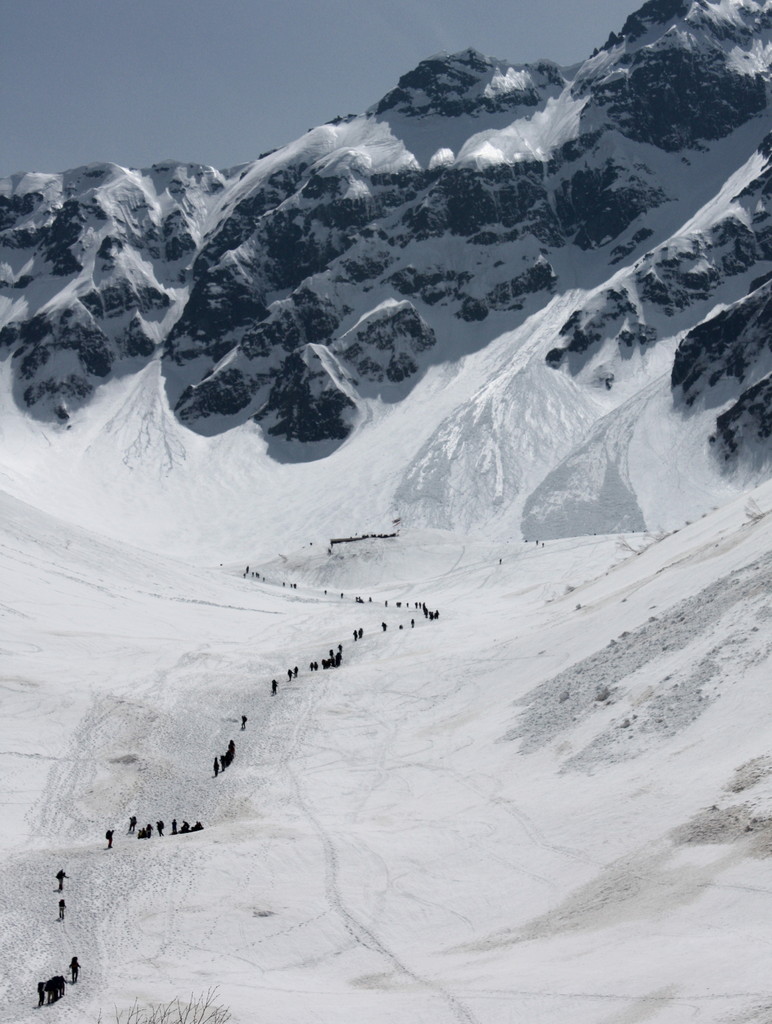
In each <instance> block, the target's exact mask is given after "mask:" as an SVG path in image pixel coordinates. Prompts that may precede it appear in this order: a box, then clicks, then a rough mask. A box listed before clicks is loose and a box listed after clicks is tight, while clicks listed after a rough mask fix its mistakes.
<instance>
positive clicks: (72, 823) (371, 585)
mask: <svg viewBox="0 0 772 1024" xmlns="http://www.w3.org/2000/svg"><path fill="white" fill-rule="evenodd" d="M231 498H232V500H233V502H234V504H237V503H238V500H239V499H238V496H237V492H236V491H235V490H234V491H233V492H232V494H231ZM293 498H294V500H295V501H297V500H298V496H297V494H294V495H293ZM245 500H246V499H245ZM313 500H314V499H313V495H310V494H309V495H308V497H307V498H306V499H305V501H306V506H305V512H306V514H307V515H308V517H309V520H311V519H312V517H313ZM341 500H343V495H342V493H341ZM84 501H85V499H84ZM159 507H160V503H159ZM84 518H88V517H87V516H86V515H85V511H84ZM0 522H2V527H1V529H2V542H1V545H0V560H1V561H2V568H1V569H0V572H1V573H2V578H3V581H4V583H3V595H2V619H1V620H0V622H1V623H2V638H1V639H0V651H1V652H2V667H1V669H0V671H1V672H2V676H1V677H0V679H1V681H2V690H3V719H2V721H3V726H2V728H3V736H2V741H0V749H1V750H2V755H1V756H0V765H1V766H2V773H3V803H4V814H3V820H4V828H3V831H2V840H1V842H2V873H3V878H4V885H3V887H2V916H1V917H0V922H1V923H0V942H2V951H1V954H0V955H2V960H3V963H4V964H5V965H6V971H5V972H4V975H5V977H4V991H3V995H2V1001H1V1002H2V1009H0V1020H1V1021H6V1022H9V1024H10V1022H14V1024H17V1022H21V1021H25V1020H31V1019H32V1018H33V1016H34V1014H35V1013H36V1012H37V1010H36V998H35V984H36V982H37V981H38V980H39V978H45V977H48V976H49V975H51V974H57V973H60V972H63V971H64V967H65V965H66V964H67V963H68V962H69V960H70V958H71V957H72V956H73V955H77V956H78V957H79V959H80V963H81V965H82V973H81V976H80V980H79V981H78V983H77V984H76V985H68V991H67V995H66V998H65V999H64V1000H62V1001H61V1002H59V1003H57V1004H56V1007H55V1009H54V1008H51V1010H50V1011H45V1012H55V1013H56V1016H57V1019H60V1020H62V1021H79V1022H80V1021H89V1020H94V1021H95V1020H96V1019H97V1016H98V1013H99V1010H100V1008H101V1009H102V1011H103V1012H106V1013H107V1014H110V1013H111V1012H112V1007H113V1006H114V1005H117V1006H118V1007H125V1006H128V1005H130V1004H131V1003H132V1002H133V1001H134V1000H135V998H136V999H139V1001H140V1003H143V1004H147V1003H152V1002H163V1001H165V1000H168V999H171V998H173V997H174V996H176V995H182V996H185V997H186V996H187V995H188V994H189V993H190V992H200V991H203V990H206V989H208V988H209V987H210V986H219V998H220V1000H221V1002H222V1003H223V1004H225V1005H227V1006H229V1007H230V1009H231V1012H232V1013H233V1017H234V1019H235V1020H236V1021H238V1022H243V1024H248V1022H252V1021H258V1020H260V1021H262V1020H265V1021H273V1022H281V1024H294V1022H298V1024H299V1022H301V1021H302V1022H304V1024H305V1022H308V1021H319V1022H325V1024H327V1022H332V1021H335V1022H343V1021H348V1020H351V1021H354V1020H357V1021H360V1020H367V1021H372V1022H375V1024H380V1022H391V1021H405V1020H409V1021H415V1022H427V1024H428V1022H431V1024H436V1022H442V1021H449V1022H450V1021H465V1022H478V1024H498V1022H502V1024H503V1022H505V1021H506V1022H509V1021H512V1020H521V1019H523V1020H528V1021H530V1022H553V1021H556V1020H562V1019H564V1018H565V1017H566V1016H568V1015H570V1017H571V1019H572V1020H574V1021H577V1022H587V1024H590V1022H592V1024H595V1022H599V1021H601V1022H612V1021H613V1022H619V1024H622V1022H633V1021H642V1020H656V1021H661V1022H681V1021H687V1020H689V1021H695V1020H699V1021H711V1022H713V1021H715V1022H723V1021H758V1022H761V1021H768V1020H769V1019H770V1015H771V1014H772V988H771V987H770V985H769V981H768V977H769V972H768V970H767V969H766V967H767V961H768V959H769V941H770V940H769V935H768V917H769V912H770V902H771V901H772V886H771V885H770V875H769V865H770V863H771V861H770V857H772V755H771V753H770V747H771V746H772V725H770V718H769V680H770V652H771V650H772V628H771V627H770V619H771V616H772V609H771V608H770V593H771V592H772V586H770V584H771V583H772V560H771V557H770V537H771V536H772V533H771V532H770V524H771V523H772V485H769V484H767V485H764V486H762V487H761V488H759V489H757V490H756V491H755V492H754V494H753V496H752V497H751V496H745V497H743V498H741V499H737V500H735V501H734V502H732V503H730V504H729V505H727V506H725V507H723V508H721V509H719V510H717V511H715V512H713V513H710V514H708V515H707V516H705V517H704V518H702V519H700V520H698V521H697V522H694V523H692V524H691V525H689V526H686V527H684V528H683V529H681V530H680V531H677V532H673V533H670V534H663V535H659V536H654V535H652V534H643V533H637V534H628V535H614V536H588V537H581V538H573V539H564V540H556V541H548V542H547V543H546V544H544V545H543V546H542V545H541V544H540V545H538V546H537V545H536V544H535V543H534V542H533V541H531V542H529V543H525V542H523V541H517V542H515V541H512V542H506V541H503V540H491V539H480V538H479V537H478V538H473V537H465V536H460V535H452V534H447V533H443V532H441V531H430V530H408V531H403V532H402V534H401V536H399V537H397V538H385V539H369V540H362V541H357V542H354V543H350V544H340V545H335V546H334V547H333V548H332V549H331V550H332V553H328V548H327V547H326V546H325V543H324V540H323V539H321V540H320V539H317V540H316V543H313V544H312V543H311V542H310V540H309V541H308V542H307V543H306V544H305V545H299V546H298V547H297V549H296V550H294V551H289V550H288V551H286V552H285V553H283V554H282V555H278V554H276V555H275V557H274V558H272V559H270V558H262V559H261V560H260V562H259V564H251V565H250V575H249V576H248V577H245V576H244V570H245V566H244V564H242V562H241V561H239V562H238V563H235V562H234V561H232V560H229V559H228V558H227V554H228V550H229V549H227V548H225V547H223V548H222V550H223V562H224V564H223V565H222V566H220V565H219V564H216V565H214V566H210V567H205V566H202V565H200V564H194V562H193V561H190V560H188V561H182V560H171V559H169V558H166V557H163V556H162V555H159V554H157V553H153V554H151V553H148V552H144V551H142V550H140V549H139V548H137V547H130V546H128V545H126V544H124V543H120V542H118V541H113V540H108V539H106V538H105V537H101V538H100V537H98V536H96V535H95V534H93V533H89V532H88V531H85V530H83V529H82V528H80V527H78V526H75V525H71V524H67V523H65V522H64V521H62V520H60V519H57V518H54V517H52V516H51V515H50V514H48V513H44V512H41V511H39V510H37V509H35V508H33V507H31V506H29V505H26V504H24V503H23V502H21V501H19V500H18V499H16V498H12V497H10V496H8V495H4V496H3V498H2V514H1V515H0ZM347 526H348V524H347ZM384 526H385V527H388V526H389V524H388V522H386V523H384ZM180 530H181V532H184V531H183V529H182V527H180ZM270 540H271V538H269V537H263V538H262V540H261V545H259V546H260V548H261V550H263V549H264V546H266V545H269V544H270ZM180 543H181V541H180ZM236 547H237V548H239V547H240V542H239V543H238V544H237V545H236ZM254 572H259V573H260V577H259V578H258V577H256V576H255V577H253V576H252V573H254ZM357 597H361V598H362V599H363V602H364V603H360V602H358V601H357V600H356V598H357ZM370 598H372V602H370ZM386 602H388V605H386ZM416 602H421V603H423V602H425V603H426V605H427V608H428V609H429V610H432V611H433V610H435V609H437V610H439V611H440V615H439V618H438V619H436V620H430V619H428V618H427V617H425V616H424V614H423V610H419V609H416V608H415V603H416ZM400 605H401V606H400ZM411 620H414V622H415V625H414V626H413V625H412V623H411ZM384 623H385V624H386V626H387V629H386V630H385V631H384V629H383V624H384ZM400 627H403V628H400ZM359 628H362V629H363V637H362V639H361V640H358V641H356V642H354V640H353V631H354V630H355V629H359ZM339 643H340V644H342V646H343V659H342V664H341V666H340V667H339V668H334V669H330V670H327V671H323V670H322V669H321V668H320V670H319V671H318V672H312V671H310V670H309V664H310V662H312V661H314V660H318V661H319V662H320V663H321V660H322V658H323V657H324V658H326V657H327V652H328V649H337V645H338V644H339ZM296 665H297V666H298V668H299V671H298V676H297V678H296V679H295V678H293V679H292V681H291V682H288V680H287V669H288V668H294V666H296ZM273 678H275V679H277V681H278V683H279V687H278V693H277V695H276V696H275V697H273V696H272V695H271V688H270V682H271V680H272V679H273ZM242 714H246V715H247V716H248V722H247V728H246V730H245V731H244V732H241V731H240V728H239V723H240V720H241V715H242ZM231 738H232V739H234V740H235V743H236V758H235V760H234V762H233V764H232V765H231V766H230V767H228V768H227V770H226V771H225V772H224V773H223V774H222V775H220V776H219V778H216V779H215V778H213V776H212V758H213V756H214V755H215V754H221V753H223V752H224V750H225V748H226V746H227V744H228V741H229V740H230V739H231ZM132 814H134V815H136V816H137V817H138V818H139V824H140V825H142V824H144V823H145V822H146V821H147V822H151V823H153V825H154V826H155V822H156V820H158V819H162V820H164V821H165V822H166V835H165V836H164V837H163V838H159V837H157V836H155V835H154V836H153V838H152V839H151V840H150V841H137V840H136V839H135V838H134V836H131V835H126V831H127V828H128V820H129V816H130V815H132ZM172 818H176V819H177V820H178V821H179V822H182V820H183V819H187V820H188V821H190V823H191V824H192V823H193V822H194V820H199V819H200V820H201V821H202V823H203V824H204V826H205V828H204V831H203V832H201V833H199V834H197V835H186V836H172V835H170V834H169V833H170V831H171V829H170V822H171V820H172ZM108 828H114V829H115V832H116V838H115V842H114V848H113V849H112V850H107V849H106V845H107V844H106V842H105V841H104V839H103V837H104V834H105V831H106V829H108ZM60 868H64V870H65V871H66V873H67V875H68V879H67V881H66V882H65V890H64V897H65V898H66V902H67V912H66V918H65V920H64V922H62V923H60V922H58V921H57V920H56V907H57V901H58V895H59V894H58V893H57V892H56V891H55V890H56V880H55V878H54V875H55V873H56V872H57V871H58V870H59V869H60Z"/></svg>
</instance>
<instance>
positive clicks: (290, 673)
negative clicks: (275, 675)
mask: <svg viewBox="0 0 772 1024" xmlns="http://www.w3.org/2000/svg"><path fill="white" fill-rule="evenodd" d="M287 679H292V669H291V668H288V669H287Z"/></svg>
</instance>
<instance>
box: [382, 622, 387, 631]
mask: <svg viewBox="0 0 772 1024" xmlns="http://www.w3.org/2000/svg"><path fill="white" fill-rule="evenodd" d="M381 629H382V630H383V632H384V633H385V632H386V623H385V622H382V623H381Z"/></svg>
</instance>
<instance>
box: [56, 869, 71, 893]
mask: <svg viewBox="0 0 772 1024" xmlns="http://www.w3.org/2000/svg"><path fill="white" fill-rule="evenodd" d="M56 877H57V879H58V881H59V892H61V891H62V889H63V888H64V880H65V878H68V877H69V875H65V873H64V868H60V869H59V870H58V871H57V872H56Z"/></svg>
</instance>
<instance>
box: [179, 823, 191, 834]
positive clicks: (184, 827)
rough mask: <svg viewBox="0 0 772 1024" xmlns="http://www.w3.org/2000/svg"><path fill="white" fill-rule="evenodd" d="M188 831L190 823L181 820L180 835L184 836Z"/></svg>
mask: <svg viewBox="0 0 772 1024" xmlns="http://www.w3.org/2000/svg"><path fill="white" fill-rule="evenodd" d="M188 832H190V825H189V824H188V823H187V821H183V823H182V825H181V826H180V835H181V836H184V835H186V833H188Z"/></svg>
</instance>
